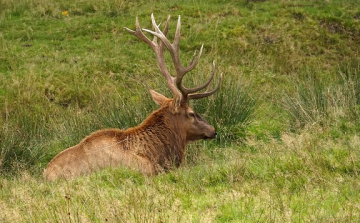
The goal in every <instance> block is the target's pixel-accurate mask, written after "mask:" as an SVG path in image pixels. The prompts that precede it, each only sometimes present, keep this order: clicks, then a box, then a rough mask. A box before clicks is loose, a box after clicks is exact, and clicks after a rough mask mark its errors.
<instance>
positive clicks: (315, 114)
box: [283, 66, 360, 129]
mask: <svg viewBox="0 0 360 223" xmlns="http://www.w3.org/2000/svg"><path fill="white" fill-rule="evenodd" d="M359 78H360V77H359V69H358V67H356V66H355V67H349V66H345V67H344V68H341V69H339V72H338V73H337V74H336V75H335V78H334V79H335V81H332V82H330V81H326V79H325V78H324V77H323V78H322V77H320V75H318V74H312V73H311V74H310V73H306V74H305V75H304V76H302V75H300V76H296V77H294V78H293V80H294V82H295V83H296V84H295V91H289V92H288V93H286V94H285V95H284V101H283V108H284V109H285V110H286V111H287V112H288V114H289V115H290V117H291V120H290V124H291V126H292V129H299V128H303V127H304V126H307V125H315V124H319V125H321V126H325V127H329V126H331V125H336V123H338V120H340V119H342V118H345V119H347V120H348V121H352V120H356V119H357V118H358V117H359V101H360V100H359V92H360V81H359Z"/></svg>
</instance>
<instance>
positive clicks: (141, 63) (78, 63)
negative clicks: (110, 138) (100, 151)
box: [0, 0, 360, 222]
mask: <svg viewBox="0 0 360 223" xmlns="http://www.w3.org/2000/svg"><path fill="white" fill-rule="evenodd" d="M358 4H359V3H358V1H356V0H343V1H342V0H329V1H320V0H319V1H305V0H299V1H285V0H277V1H266V0H265V1H255V0H241V1H236V0H233V1H221V0H210V1H188V0H181V1H165V2H164V1H153V0H150V1H122V0H100V1H94V0H88V1H68V0H65V1H61V2H54V1H49V0H18V1H10V0H1V1H0V127H1V128H0V210H1V211H0V221H1V222H105V221H109V222H293V221H294V222H304V221H307V222H357V221H359V220H360V206H359V202H358V200H359V198H360V195H359V193H358V191H360V184H359V174H360V158H359V157H360V150H359V148H360V138H359V133H360V125H359V119H360V107H359V104H360V96H359V94H360V73H359V72H360V55H359V49H360V7H359V6H358ZM151 13H154V15H155V17H156V19H157V21H158V22H161V23H162V24H163V23H164V21H165V20H166V18H167V16H168V15H171V16H172V19H171V26H170V34H169V35H170V36H173V33H174V27H175V26H176V25H175V24H176V19H177V16H178V15H181V21H182V35H181V42H180V44H181V47H180V48H181V57H182V60H183V61H189V60H190V58H191V56H192V55H193V52H194V50H198V49H199V48H200V46H201V44H204V47H205V52H204V53H203V56H202V58H201V60H200V63H199V65H198V67H197V69H196V70H195V71H193V72H192V73H191V74H188V76H186V78H185V80H184V81H185V84H186V86H194V85H198V84H199V83H202V82H203V81H204V80H206V78H207V77H208V75H209V73H210V70H211V63H212V61H213V60H215V61H216V65H217V75H218V74H220V73H223V74H224V81H223V84H222V86H221V89H220V91H219V92H218V93H216V94H215V95H214V96H211V97H210V98H208V99H202V100H199V101H195V102H193V103H192V106H193V107H194V108H195V109H196V110H197V111H198V112H199V113H201V114H203V116H204V117H205V118H206V119H207V120H208V121H209V122H210V123H211V124H213V125H214V126H215V127H216V129H217V130H218V132H219V137H218V138H217V139H216V140H213V141H207V142H198V143H195V144H192V145H190V146H188V153H187V157H186V162H185V163H184V164H183V165H182V166H181V168H179V169H177V170H173V171H171V172H169V173H166V174H161V175H159V176H156V177H153V178H146V177H143V176H142V175H140V174H138V173H135V172H131V171H129V170H125V169H121V168H120V169H108V170H104V171H101V172H98V173H95V174H93V175H90V176H84V177H81V178H79V179H76V180H74V181H69V182H67V181H58V182H54V183H47V182H45V181H44V180H43V179H42V176H41V173H42V171H43V169H44V168H45V166H46V164H47V163H48V162H49V161H50V160H51V159H52V158H53V157H54V156H55V155H56V154H57V153H59V152H60V151H62V150H63V149H65V148H67V147H69V146H72V145H75V144H77V143H78V142H79V141H80V140H81V139H82V138H84V137H85V136H86V135H88V134H90V133H91V132H93V131H95V130H97V129H101V128H107V127H116V128H127V127H131V126H135V125H138V124H140V123H141V121H142V120H144V119H145V117H146V116H147V115H148V114H149V113H150V112H151V111H153V110H154V109H156V105H155V104H154V103H153V102H152V100H151V98H150V96H149V94H148V89H150V88H152V89H155V90H158V91H160V92H162V93H164V94H166V95H167V96H169V97H171V94H170V91H169V90H168V89H166V86H165V84H164V83H165V81H164V80H163V78H162V76H161V75H160V73H159V71H158V68H157V65H156V62H155V58H154V55H153V52H152V51H151V49H149V47H148V46H147V45H145V44H144V43H142V42H140V41H139V40H137V39H136V38H135V37H133V36H132V35H129V34H128V33H127V32H126V31H124V30H123V27H129V28H131V29H133V28H134V27H135V17H136V15H138V16H139V21H140V24H141V25H142V27H145V28H151V21H150V14H151ZM169 62H170V61H169Z"/></svg>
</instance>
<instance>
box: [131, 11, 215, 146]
mask: <svg viewBox="0 0 360 223" xmlns="http://www.w3.org/2000/svg"><path fill="white" fill-rule="evenodd" d="M151 21H152V25H153V28H154V31H152V30H148V29H141V28H140V25H139V20H138V17H136V29H135V30H131V29H129V28H126V27H125V29H126V30H127V31H128V32H129V33H131V34H133V35H134V36H136V37H137V38H139V39H140V40H142V41H143V42H145V43H146V44H147V45H149V46H150V47H151V49H152V50H153V51H154V53H155V56H156V59H157V63H158V66H159V68H160V71H161V74H162V75H163V76H164V77H165V79H166V82H167V86H168V87H169V89H170V90H171V91H172V93H173V94H174V98H173V99H169V98H166V97H165V96H163V95H162V94H160V93H158V92H156V91H154V90H150V93H151V96H152V98H153V100H154V101H155V102H156V103H157V104H158V105H160V106H165V105H167V106H168V108H169V109H170V110H169V111H171V113H172V114H173V115H174V116H176V117H175V118H174V120H173V121H174V124H175V123H176V125H177V126H179V128H180V129H182V130H185V131H184V132H185V133H186V141H187V142H189V141H194V140H199V139H211V138H215V137H216V135H217V133H216V131H215V129H214V127H213V126H211V125H210V124H208V123H207V122H206V121H205V120H204V119H203V118H201V117H200V115H198V114H197V113H196V112H195V111H194V110H193V109H192V108H190V107H189V100H191V99H200V98H204V97H208V96H210V95H212V94H214V93H215V92H216V91H217V90H218V89H219V87H220V84H221V80H222V75H220V80H219V83H218V84H217V86H216V87H215V88H214V89H213V90H210V86H211V85H210V84H211V82H212V80H213V77H214V74H215V63H214V62H213V64H212V71H211V75H210V78H209V79H208V81H206V82H205V83H204V84H202V85H200V86H197V87H194V88H186V87H184V86H183V84H182V79H183V77H184V76H185V74H186V73H188V72H190V71H191V70H192V69H194V68H195V66H196V65H197V64H198V62H199V59H200V57H201V54H202V51H203V45H202V46H201V48H200V51H199V53H198V54H197V52H196V51H195V52H194V55H193V57H192V59H191V61H190V64H189V65H188V66H186V67H184V66H183V65H182V63H181V61H180V55H179V42H180V27H181V22H180V16H179V18H178V23H177V27H176V32H175V37H174V40H173V42H172V43H171V42H170V41H169V40H168V39H167V37H166V35H167V33H168V31H169V21H170V16H168V19H167V21H166V24H165V28H164V30H163V31H161V30H160V29H159V25H157V24H156V22H155V19H154V15H153V14H151ZM143 31H145V32H147V33H150V34H152V35H153V36H154V38H153V40H150V39H149V38H148V37H147V36H146V35H145V34H144V33H143ZM159 40H160V41H159ZM165 48H166V49H167V50H168V51H169V52H170V55H171V58H172V62H173V64H174V68H175V71H176V74H175V75H174V76H172V75H170V72H169V70H168V69H167V67H166V64H165V59H164V50H165ZM205 88H206V90H205V92H199V91H201V90H203V89H205Z"/></svg>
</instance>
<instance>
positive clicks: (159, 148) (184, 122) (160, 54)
mask: <svg viewBox="0 0 360 223" xmlns="http://www.w3.org/2000/svg"><path fill="white" fill-rule="evenodd" d="M151 19H152V25H153V27H154V31H151V30H147V29H141V28H140V25H139V21H138V18H136V30H135V31H133V30H131V29H128V28H125V29H126V30H127V31H128V32H129V33H131V34H133V35H134V36H136V37H137V38H139V39H140V40H142V41H143V42H145V43H146V44H147V45H149V46H150V47H151V49H152V50H153V51H154V52H155V55H156V59H157V63H158V65H159V68H160V70H161V73H162V75H163V76H164V77H165V79H166V81H167V85H168V87H169V88H170V90H171V91H172V93H173V94H174V99H169V98H166V97H165V96H163V95H161V94H160V93H157V92H155V91H153V90H150V94H151V96H152V98H153V100H154V101H155V103H157V104H158V105H160V108H159V109H158V110H156V111H154V112H153V113H152V114H151V115H149V117H147V118H146V119H145V121H144V122H143V123H142V124H141V125H139V126H137V127H134V128H129V129H127V130H124V131H123V130H120V129H104V130H100V131H97V132H94V133H92V134H91V135H89V136H87V137H86V138H85V139H83V140H82V141H81V142H80V143H79V144H77V145H76V146H73V147H70V148H68V149H66V150H64V151H62V152H60V153H59V154H58V155H57V156H55V158H53V159H52V160H51V161H50V163H49V164H48V166H47V168H46V169H45V171H44V174H43V175H44V177H45V178H46V179H47V180H48V181H53V180H56V179H59V178H62V179H72V178H74V177H77V176H80V175H82V174H87V173H91V172H94V171H96V170H99V169H103V168H106V167H117V166H124V167H127V168H131V169H134V170H138V171H140V172H141V173H143V174H145V175H150V176H152V175H155V174H157V173H159V172H162V171H166V170H168V169H171V168H173V167H178V166H179V165H180V164H181V162H182V161H183V159H184V155H185V151H186V149H185V146H186V144H187V143H189V142H191V141H195V140H200V139H213V138H215V137H216V135H217V133H216V131H215V129H214V127H213V126H211V125H210V124H208V123H207V122H206V121H205V120H204V119H202V118H201V117H200V116H199V115H198V114H197V113H196V112H195V111H194V110H193V109H191V108H190V107H189V105H188V102H189V100H190V99H199V98H204V97H207V96H210V95H212V94H214V93H215V92H216V91H217V90H218V89H219V87H220V83H221V79H222V76H220V80H219V83H218V85H217V86H216V87H215V88H214V89H213V90H210V89H209V86H210V83H211V82H212V79H213V77H214V73H215V64H214V63H213V66H212V73H211V77H210V79H209V80H208V81H207V82H206V83H204V84H203V85H201V86H198V87H194V88H186V87H184V86H183V85H182V79H183V77H184V75H185V74H186V73H187V72H189V71H191V70H192V69H193V68H194V67H195V66H196V65H197V63H198V61H199V59H200V56H201V53H202V49H203V47H201V49H200V52H199V53H198V55H197V56H196V52H195V53H194V56H193V58H192V60H191V62H190V64H189V65H188V66H187V67H184V66H183V65H182V64H181V62H180V57H179V41H180V16H179V19H178V23H177V28H176V32H175V38H174V41H173V43H170V41H169V40H168V39H167V38H166V35H167V33H168V30H169V21H170V16H169V17H168V19H167V22H166V25H165V29H164V31H163V32H162V31H161V30H160V29H159V27H158V25H157V24H156V22H155V19H154V16H153V15H151ZM143 31H145V32H148V33H150V34H152V35H153V36H154V39H153V40H152V41H151V40H150V39H148V37H146V36H145V35H144V33H143ZM158 39H159V40H160V41H158ZM164 47H166V49H167V50H168V51H169V52H170V54H171V57H172V62H173V64H174V67H175V70H176V76H175V77H173V76H171V75H170V73H169V71H168V69H167V67H166V65H165V60H164V49H165V48H164ZM205 88H207V89H206V91H205V92H202V93H201V92H198V91H201V90H203V89H205Z"/></svg>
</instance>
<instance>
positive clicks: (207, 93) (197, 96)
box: [188, 74, 223, 100]
mask: <svg viewBox="0 0 360 223" xmlns="http://www.w3.org/2000/svg"><path fill="white" fill-rule="evenodd" d="M222 78H223V74H220V80H219V83H218V84H217V86H216V88H214V90H212V91H208V90H209V86H210V85H209V86H208V89H206V91H205V92H204V93H193V94H189V95H188V100H190V99H200V98H205V97H208V96H210V95H212V94H214V93H215V92H216V91H217V90H219V88H220V84H221V81H222Z"/></svg>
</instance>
